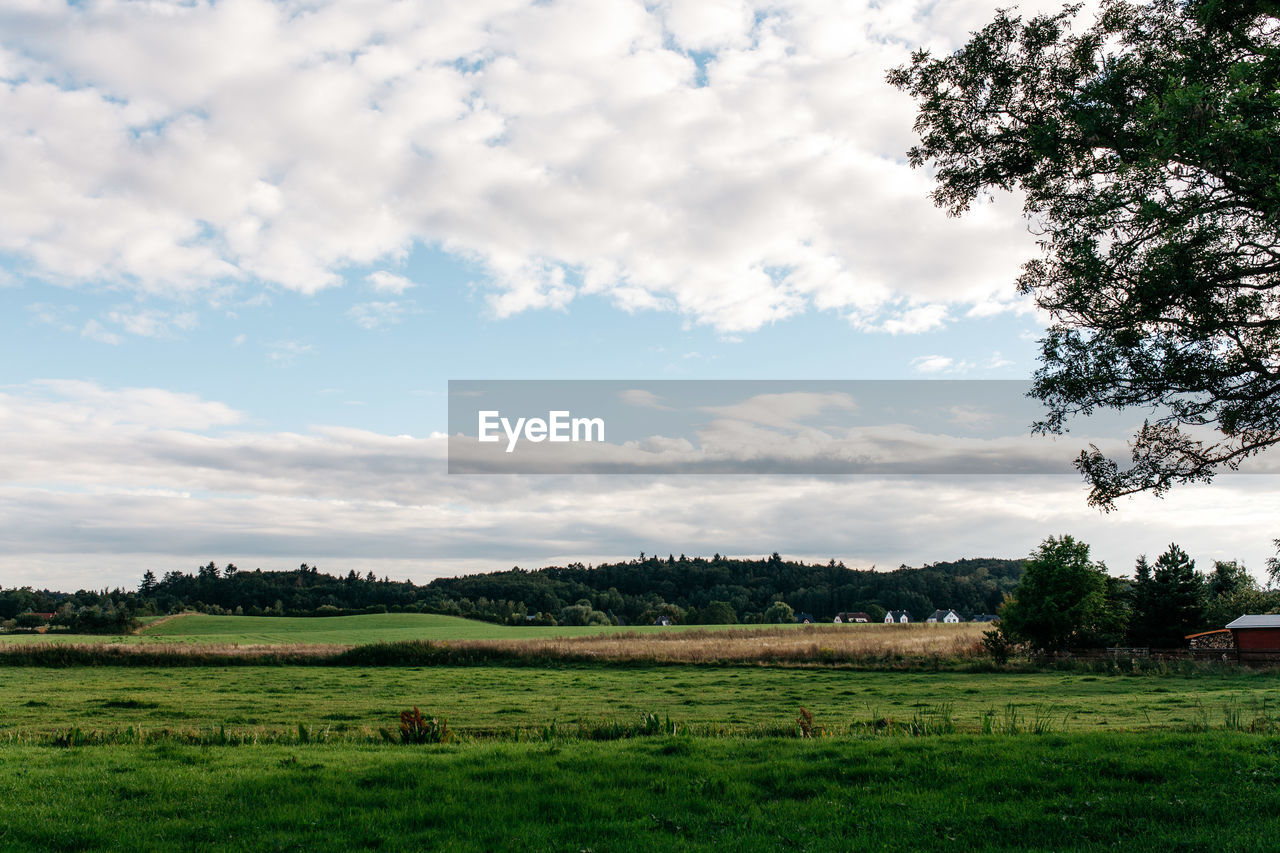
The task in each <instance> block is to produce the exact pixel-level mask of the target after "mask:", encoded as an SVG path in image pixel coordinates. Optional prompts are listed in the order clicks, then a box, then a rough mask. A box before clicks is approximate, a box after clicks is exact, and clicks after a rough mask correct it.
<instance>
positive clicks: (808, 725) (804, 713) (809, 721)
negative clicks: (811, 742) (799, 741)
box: [796, 705, 813, 737]
mask: <svg viewBox="0 0 1280 853" xmlns="http://www.w3.org/2000/svg"><path fill="white" fill-rule="evenodd" d="M796 731H798V732H799V733H800V737H813V712H812V711H809V710H806V709H805V707H804V706H803V705H801V706H800V716H798V717H796Z"/></svg>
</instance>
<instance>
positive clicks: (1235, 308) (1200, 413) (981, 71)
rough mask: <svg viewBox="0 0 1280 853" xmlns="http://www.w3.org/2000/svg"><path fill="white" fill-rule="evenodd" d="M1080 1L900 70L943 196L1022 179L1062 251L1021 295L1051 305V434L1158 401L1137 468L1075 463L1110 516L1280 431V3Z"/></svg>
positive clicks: (995, 28)
mask: <svg viewBox="0 0 1280 853" xmlns="http://www.w3.org/2000/svg"><path fill="white" fill-rule="evenodd" d="M1079 9H1080V6H1074V7H1068V8H1067V9H1066V10H1064V11H1063V12H1061V13H1059V14H1057V15H1051V16H1042V17H1036V18H1033V19H1031V20H1029V21H1026V22H1024V21H1023V20H1022V18H1020V17H1018V16H1016V15H1012V14H1011V13H1009V12H1005V11H1002V12H999V13H997V15H996V17H995V20H994V21H993V22H992V23H991V24H989V25H988V26H986V27H985V28H983V29H982V30H980V31H978V32H977V33H975V34H974V35H973V37H972V39H971V40H970V41H969V42H968V44H966V45H965V46H964V47H963V48H962V49H961V50H960V51H958V52H957V53H955V54H953V55H952V56H949V57H945V58H942V59H935V58H933V57H932V56H931V55H930V54H929V53H928V52H927V51H917V52H915V53H914V54H913V55H912V59H911V62H910V63H909V64H908V65H906V66H903V67H900V68H896V69H893V70H892V71H890V72H889V78H888V79H889V82H890V83H892V84H893V85H895V86H897V87H898V88H900V89H902V90H904V91H906V92H908V93H910V94H911V95H912V96H913V97H914V98H915V99H916V101H917V105H918V109H919V112H918V115H917V118H916V123H915V129H916V131H917V133H918V134H919V136H920V144H918V145H916V146H914V147H912V148H911V149H910V151H909V152H908V157H909V160H910V162H911V164H912V165H913V166H916V167H919V166H923V165H925V164H927V163H932V164H934V166H935V169H936V172H935V175H936V179H937V187H936V189H935V190H934V192H933V199H934V202H935V203H936V204H937V205H939V206H940V207H943V208H946V209H947V211H948V212H949V213H951V214H952V215H959V214H961V213H963V212H964V211H966V210H967V209H968V208H969V207H970V205H971V204H972V203H973V202H974V201H975V200H976V199H977V198H978V197H979V196H985V195H988V194H990V193H991V192H992V191H994V190H996V189H1000V190H1020V191H1021V192H1022V193H1023V197H1024V203H1023V205H1024V206H1023V211H1024V214H1025V215H1026V217H1027V219H1028V221H1029V222H1030V223H1031V224H1032V227H1033V228H1034V229H1035V230H1036V231H1037V232H1038V233H1039V234H1040V246H1041V249H1042V254H1041V257H1039V258H1036V259H1034V260H1031V261H1029V262H1028V263H1027V264H1026V265H1025V266H1024V268H1023V272H1022V275H1021V276H1020V278H1019V279H1018V289H1019V291H1021V292H1022V293H1024V294H1030V295H1031V296H1033V297H1034V299H1035V302H1036V304H1037V305H1038V306H1039V307H1040V308H1042V309H1044V310H1045V311H1046V312H1048V314H1049V316H1050V317H1051V318H1052V321H1051V325H1050V326H1049V329H1048V331H1047V334H1046V337H1045V338H1044V339H1043V340H1042V341H1041V356H1040V367H1039V369H1038V370H1037V372H1036V374H1035V381H1034V384H1033V388H1032V392H1031V393H1032V395H1033V396H1035V397H1037V398H1039V399H1040V400H1042V401H1043V402H1044V403H1045V404H1046V405H1047V409H1048V413H1047V415H1046V417H1045V419H1044V420H1043V421H1041V422H1039V423H1037V424H1035V427H1034V428H1035V429H1036V431H1038V432H1041V433H1062V432H1065V431H1066V426H1067V421H1068V419H1069V418H1071V417H1074V416H1076V415H1089V414H1091V413H1092V412H1093V411H1094V410H1095V409H1098V408H1111V409H1116V410H1122V409H1128V408H1133V407H1136V408H1140V409H1151V410H1152V414H1151V416H1150V417H1149V419H1148V420H1147V421H1146V422H1144V424H1143V426H1142V428H1141V429H1140V430H1138V432H1137V433H1136V434H1135V435H1134V437H1133V438H1132V440H1131V441H1130V455H1131V464H1130V465H1129V466H1128V467H1127V468H1125V469H1123V470H1122V469H1121V468H1120V466H1119V465H1118V464H1117V463H1116V462H1114V461H1113V460H1110V459H1108V458H1106V457H1105V456H1104V455H1103V453H1102V452H1101V451H1100V450H1099V449H1098V448H1097V447H1096V446H1091V447H1090V449H1089V450H1086V451H1083V452H1081V454H1080V456H1079V458H1078V459H1077V461H1076V465H1077V467H1078V468H1079V470H1080V471H1081V472H1082V473H1083V474H1084V476H1085V478H1086V479H1087V480H1088V481H1089V483H1090V484H1091V492H1090V496H1089V501H1090V503H1091V504H1093V505H1096V506H1100V507H1103V508H1104V509H1111V508H1113V507H1114V503H1115V500H1116V499H1117V498H1118V497H1120V496H1122V495H1126V494H1132V493H1135V492H1141V491H1150V492H1152V493H1154V494H1157V495H1159V494H1163V493H1164V492H1165V491H1167V490H1168V489H1169V488H1170V487H1171V486H1173V485H1175V484H1179V483H1187V482H1193V481H1203V482H1207V481H1209V480H1211V479H1212V478H1213V475H1214V474H1215V473H1216V472H1218V471H1221V470H1222V469H1223V468H1228V469H1234V468H1235V467H1236V466H1237V465H1238V464H1239V463H1240V462H1241V461H1242V460H1244V459H1246V458H1248V457H1250V456H1252V455H1255V454H1257V453H1258V452H1260V451H1262V450H1264V449H1265V448H1267V447H1270V446H1272V445H1274V444H1277V443H1280V358H1278V357H1277V353H1280V91H1278V89H1280V84H1278V81H1280V19H1278V17H1277V16H1278V15H1280V2H1277V0H1232V2H1226V0H1152V2H1150V3H1133V2H1124V0H1103V2H1102V4H1101V9H1100V12H1099V15H1098V17H1097V19H1096V21H1095V22H1094V23H1093V25H1092V26H1091V27H1089V28H1088V29H1086V30H1085V31H1083V32H1080V33H1075V32H1073V31H1072V21H1073V18H1074V17H1075V15H1076V14H1077V13H1078V11H1079ZM1205 428H1209V429H1207V430H1206V429H1205Z"/></svg>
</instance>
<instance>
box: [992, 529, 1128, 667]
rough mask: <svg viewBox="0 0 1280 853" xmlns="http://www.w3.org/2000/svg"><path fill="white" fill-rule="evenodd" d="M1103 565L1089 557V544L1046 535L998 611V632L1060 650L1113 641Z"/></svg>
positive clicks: (1112, 612) (1113, 615)
mask: <svg viewBox="0 0 1280 853" xmlns="http://www.w3.org/2000/svg"><path fill="white" fill-rule="evenodd" d="M1109 592H1111V589H1110V585H1109V584H1108V580H1107V572H1106V567H1105V566H1103V565H1102V564H1101V563H1094V562H1092V561H1090V559H1089V546H1088V545H1086V544H1085V543H1084V542H1077V541H1076V540H1075V539H1074V538H1072V537H1071V536H1062V537H1055V536H1050V537H1049V538H1048V539H1046V540H1044V542H1042V543H1040V547H1039V548H1037V549H1036V550H1035V552H1034V553H1033V554H1032V555H1031V557H1030V558H1029V559H1028V560H1027V561H1026V570H1025V571H1024V572H1023V574H1022V580H1021V581H1019V582H1018V586H1017V588H1016V589H1015V590H1014V592H1013V597H1012V599H1011V600H1009V601H1007V602H1006V603H1005V604H1004V605H1003V606H1002V607H1001V609H1000V616H1001V625H1000V630H1001V631H1002V632H1004V633H1005V634H1007V635H1008V636H1009V637H1010V638H1011V639H1013V640H1014V641H1016V642H1026V643H1030V644H1031V645H1032V646H1033V647H1035V648H1037V649H1043V650H1045V651H1059V650H1062V649H1068V648H1081V647H1088V646H1094V645H1099V644H1102V643H1105V642H1109V641H1111V640H1112V638H1113V637H1114V636H1116V631H1117V629H1118V628H1120V627H1121V626H1120V625H1118V624H1117V622H1118V621H1119V620H1118V619H1117V618H1116V602H1115V601H1114V600H1112V597H1111V596H1110V595H1109Z"/></svg>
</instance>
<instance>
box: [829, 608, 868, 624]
mask: <svg viewBox="0 0 1280 853" xmlns="http://www.w3.org/2000/svg"><path fill="white" fill-rule="evenodd" d="M835 621H836V622H837V623H840V622H870V621H871V616H870V614H867V613H862V612H861V611H859V612H857V613H843V612H842V613H837V614H836V619H835Z"/></svg>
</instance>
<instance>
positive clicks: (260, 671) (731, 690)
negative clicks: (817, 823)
mask: <svg viewBox="0 0 1280 853" xmlns="http://www.w3.org/2000/svg"><path fill="white" fill-rule="evenodd" d="M415 705H416V706H418V707H420V708H421V709H422V710H423V712H424V713H426V714H430V715H436V716H442V717H444V718H446V719H447V720H448V722H449V726H450V728H451V729H453V730H454V731H456V732H458V733H460V734H463V735H466V734H468V733H471V734H475V735H477V736H485V735H497V736H511V735H513V734H515V733H517V732H520V731H530V730H535V729H538V728H539V727H543V726H546V725H547V724H549V723H552V722H553V721H554V722H557V723H559V724H562V725H563V724H576V723H579V722H587V723H596V722H599V721H607V720H618V721H624V722H625V721H634V720H636V719H638V718H639V716H640V715H641V714H642V713H646V712H647V713H652V714H657V715H659V716H662V717H668V716H669V717H670V718H671V719H672V720H673V721H675V722H677V723H680V724H685V725H690V726H697V727H702V728H704V729H707V730H715V731H720V732H730V733H733V732H737V733H743V734H751V733H758V732H760V731H762V730H763V731H776V730H778V728H779V727H784V728H785V727H786V726H788V725H789V724H791V723H792V721H794V719H795V717H796V715H797V713H798V709H799V708H800V707H801V706H804V707H805V708H807V709H808V710H809V711H811V712H812V713H813V715H814V718H815V722H816V723H817V724H818V725H820V726H824V727H826V728H827V729H828V730H830V731H832V732H835V733H840V732H849V731H852V730H853V729H855V728H858V727H860V726H863V725H865V724H867V723H868V722H871V721H874V720H881V719H888V720H892V721H897V722H904V721H908V720H911V719H912V718H913V717H915V716H920V715H932V716H935V717H936V716H938V715H940V714H944V713H945V714H946V715H948V716H949V718H950V719H951V720H952V721H953V722H954V724H955V727H956V728H957V729H958V730H960V731H970V732H979V731H981V728H982V719H983V717H984V716H988V717H990V716H992V715H994V716H995V717H997V718H1000V717H1003V716H1004V715H1005V714H1007V713H1009V709H1010V708H1012V709H1013V710H1014V711H1015V712H1016V713H1017V714H1018V715H1019V716H1020V717H1021V719H1022V720H1024V721H1028V720H1031V719H1032V718H1036V717H1038V718H1040V719H1041V720H1047V723H1046V724H1047V725H1048V726H1049V727H1051V728H1052V729H1053V730H1055V731H1073V732H1074V731H1085V732H1106V731H1117V730H1125V731H1131V730H1148V729H1173V730H1179V729H1185V728H1189V727H1200V728H1203V727H1205V726H1210V727H1220V726H1222V725H1223V724H1224V722H1225V721H1226V720H1227V718H1228V715H1231V714H1235V715H1237V716H1239V715H1244V716H1246V717H1248V718H1249V719H1252V718H1255V717H1260V716H1263V717H1271V718H1280V678H1278V677H1277V676H1276V675H1275V674H1274V673H1271V672H1255V671H1249V670H1225V671H1222V672H1219V673H1211V672H1204V673H1198V674H1195V675H1191V676H1183V675H1156V674H1143V675H1132V674H1130V675H1123V674H1118V675H1082V674H1075V673H1064V672H1052V671H1048V672H1028V673H960V672H890V671H882V672H877V671H870V672H855V671H849V670H841V669H824V668H796V667H766V666H736V667H706V666H661V667H635V668H627V667H617V666H614V667H607V666H590V665H576V666H561V667H523V666H474V667H428V668H414V667H380V668H355V667H258V666H234V667H172V668H170V667H164V668H154V669H148V668H142V667H77V668H66V669H56V668H51V669H47V668H40V667H14V668H5V669H0V738H4V737H6V736H8V737H10V738H14V737H19V738H20V737H22V736H26V735H30V734H38V733H50V732H57V731H60V730H63V729H67V728H70V727H73V726H74V727H79V728H81V729H85V730H97V731H105V730H111V729H124V728H126V727H130V726H132V727H141V728H143V729H145V730H151V731H155V730H159V729H165V728H168V729H179V730H192V729H202V730H209V729H215V728H217V727H222V726H225V727H227V728H228V729H229V730H233V731H241V732H246V731H262V732H272V731H277V732H278V731H289V730H293V729H295V728H296V726H297V725H298V724H299V723H303V724H304V725H306V726H307V727H308V728H309V729H311V730H313V731H317V732H327V733H328V734H330V735H333V736H335V737H354V738H361V737H364V738H367V737H370V736H373V735H374V734H375V733H376V730H377V729H378V728H379V727H383V726H390V727H392V728H394V727H395V724H396V719H397V715H398V713H399V712H400V711H402V710H404V709H406V708H409V707H412V706H415Z"/></svg>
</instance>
